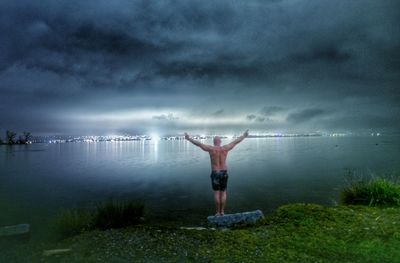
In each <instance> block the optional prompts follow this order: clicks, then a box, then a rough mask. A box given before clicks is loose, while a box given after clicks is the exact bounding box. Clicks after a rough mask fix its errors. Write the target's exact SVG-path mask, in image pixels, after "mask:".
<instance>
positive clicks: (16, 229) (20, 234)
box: [0, 224, 30, 243]
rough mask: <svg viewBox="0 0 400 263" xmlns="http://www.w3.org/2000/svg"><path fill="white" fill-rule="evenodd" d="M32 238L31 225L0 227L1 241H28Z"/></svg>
mask: <svg viewBox="0 0 400 263" xmlns="http://www.w3.org/2000/svg"><path fill="white" fill-rule="evenodd" d="M29 238H30V225H29V224H19V225H13V226H3V227H0V241H1V242H2V243H10V242H14V241H17V242H20V241H28V240H29Z"/></svg>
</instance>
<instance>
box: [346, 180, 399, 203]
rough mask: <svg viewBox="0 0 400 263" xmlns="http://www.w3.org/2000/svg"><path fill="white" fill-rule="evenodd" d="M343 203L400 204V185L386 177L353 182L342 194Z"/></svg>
mask: <svg viewBox="0 0 400 263" xmlns="http://www.w3.org/2000/svg"><path fill="white" fill-rule="evenodd" d="M340 201H341V203H342V204H353V205H368V206H400V185H399V184H396V183H395V182H393V181H391V180H388V179H385V178H372V179H370V180H367V181H365V180H364V181H359V182H355V183H351V185H350V186H349V187H347V188H345V189H344V190H343V191H342V192H341V194H340Z"/></svg>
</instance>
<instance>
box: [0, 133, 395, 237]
mask: <svg viewBox="0 0 400 263" xmlns="http://www.w3.org/2000/svg"><path fill="white" fill-rule="evenodd" d="M226 142H227V141H223V143H226ZM205 143H209V144H211V141H205ZM399 145H400V137H385V136H380V137H299V138H259V139H253V138H249V139H246V140H244V141H243V142H242V143H241V144H239V145H237V146H236V147H235V148H234V149H233V150H232V151H231V152H230V155H229V156H228V159H227V163H228V173H229V181H228V204H227V209H226V212H227V213H230V212H239V211H249V210H253V209H261V210H262V211H264V213H270V212H272V211H274V209H276V208H277V207H278V206H280V205H282V204H286V203H293V202H313V203H318V204H323V205H328V206H329V205H334V204H335V203H336V202H337V201H338V193H339V192H340V190H341V189H342V188H343V186H344V185H345V182H344V175H345V174H346V173H347V172H348V171H349V170H350V171H355V172H356V173H357V174H369V173H375V174H378V175H379V174H393V173H396V174H397V175H399V173H398V171H400V169H399V168H400V167H399V166H400V154H399V153H400V147H399ZM209 162H210V161H209V156H208V154H207V153H206V152H204V151H202V150H201V149H199V148H197V147H195V146H194V145H192V144H190V143H189V142H187V141H144V142H140V141H139V142H138V141H133V142H99V143H65V144H33V145H21V146H19V145H14V146H12V147H9V146H1V147H0V225H8V224H18V223H31V225H32V231H33V236H36V237H38V236H40V234H41V233H44V232H45V231H46V229H47V230H48V229H49V228H48V226H49V225H50V224H51V220H52V219H53V218H54V216H55V215H56V214H57V213H59V211H60V210H63V209H66V208H71V207H79V206H85V205H88V204H90V203H93V202H98V201H104V200H107V199H109V198H114V199H133V200H140V201H142V202H144V204H145V207H146V216H145V217H146V221H147V222H149V223H163V224H164V223H165V224H174V225H202V224H204V223H205V222H204V221H205V217H206V216H208V215H210V214H213V213H214V205H213V199H212V190H211V182H210V177H209V176H210V163H209Z"/></svg>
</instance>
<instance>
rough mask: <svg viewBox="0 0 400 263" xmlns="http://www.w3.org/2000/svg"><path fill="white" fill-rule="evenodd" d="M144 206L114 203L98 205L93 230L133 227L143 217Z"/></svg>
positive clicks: (130, 203)
mask: <svg viewBox="0 0 400 263" xmlns="http://www.w3.org/2000/svg"><path fill="white" fill-rule="evenodd" d="M143 210H144V206H143V205H140V204H135V203H132V202H114V201H109V202H107V203H104V204H101V205H98V206H97V207H96V212H95V215H94V218H93V225H94V228H99V229H109V228H121V227H126V226H130V225H135V224H137V223H138V222H139V221H140V218H141V217H142V216H143Z"/></svg>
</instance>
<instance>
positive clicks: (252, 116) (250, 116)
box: [246, 114, 257, 121]
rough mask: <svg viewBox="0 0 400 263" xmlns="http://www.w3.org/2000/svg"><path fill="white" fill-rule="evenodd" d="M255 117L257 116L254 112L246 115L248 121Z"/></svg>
mask: <svg viewBox="0 0 400 263" xmlns="http://www.w3.org/2000/svg"><path fill="white" fill-rule="evenodd" d="M256 118H257V116H256V115H254V114H249V115H247V116H246V119H247V120H249V121H252V120H255V119H256Z"/></svg>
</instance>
